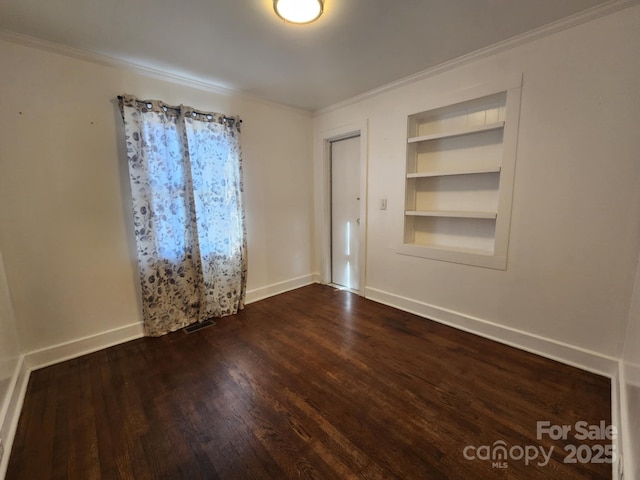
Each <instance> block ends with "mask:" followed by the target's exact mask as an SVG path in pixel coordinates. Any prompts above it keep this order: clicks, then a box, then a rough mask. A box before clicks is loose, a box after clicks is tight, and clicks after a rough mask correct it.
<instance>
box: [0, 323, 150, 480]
mask: <svg viewBox="0 0 640 480" xmlns="http://www.w3.org/2000/svg"><path fill="white" fill-rule="evenodd" d="M142 336H143V331H142V324H140V323H134V324H131V325H126V326H124V327H120V328H115V329H113V330H108V331H106V332H102V333H99V334H97V335H91V336H88V337H85V338H80V339H78V340H73V341H70V342H66V343H61V344H58V345H54V346H51V347H47V348H43V349H40V350H36V351H33V352H29V353H26V354H24V355H21V356H20V359H19V361H18V365H17V367H16V370H15V373H14V375H13V378H12V380H11V383H10V386H9V390H8V392H7V400H6V404H5V406H4V407H3V410H2V412H1V413H2V416H1V417H0V437H1V438H2V439H3V440H4V455H3V456H2V459H0V479H4V477H5V475H6V471H7V466H8V465H9V456H10V454H11V447H12V446H13V440H14V438H15V434H16V429H17V428H18V420H19V418H20V412H21V411H22V404H23V402H24V396H25V394H26V392H27V385H28V383H29V377H30V376H31V372H32V371H34V370H37V369H39V368H43V367H46V366H49V365H53V364H55V363H60V362H63V361H65V360H70V359H72V358H76V357H80V356H82V355H86V354H88V353H92V352H96V351H98V350H102V349H105V348H108V347H111V346H113V345H118V344H120V343H124V342H128V341H130V340H134V339H136V338H140V337H142Z"/></svg>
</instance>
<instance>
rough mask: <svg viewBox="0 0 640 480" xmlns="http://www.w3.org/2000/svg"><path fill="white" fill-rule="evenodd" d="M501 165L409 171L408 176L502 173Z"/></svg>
mask: <svg viewBox="0 0 640 480" xmlns="http://www.w3.org/2000/svg"><path fill="white" fill-rule="evenodd" d="M500 169H501V167H486V168H472V169H468V170H443V171H441V172H439V171H432V172H419V173H408V174H407V178H428V177H446V176H451V175H475V174H480V173H500Z"/></svg>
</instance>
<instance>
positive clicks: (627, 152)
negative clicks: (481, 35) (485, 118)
mask: <svg viewBox="0 0 640 480" xmlns="http://www.w3.org/2000/svg"><path fill="white" fill-rule="evenodd" d="M638 25H640V7H639V6H635V7H632V8H628V9H626V10H624V11H620V12H618V13H615V14H611V15H609V16H606V17H602V18H599V19H596V20H593V21H590V22H589V23H586V24H582V25H579V26H576V27H574V28H570V29H568V30H564V31H561V32H559V33H556V34H553V35H550V36H546V37H544V38H541V39H537V40H534V41H531V42H529V43H526V44H523V45H520V46H517V47H515V48H512V49H509V50H507V51H503V52H500V53H497V54H495V55H492V56H490V57H487V58H483V59H478V60H476V61H473V62H470V63H466V64H463V65H461V66H459V67H457V68H454V69H452V70H449V71H446V72H443V73H440V74H437V75H433V76H430V77H426V78H423V79H421V80H419V81H416V82H414V83H411V84H408V85H404V86H400V87H397V88H395V89H393V90H387V91H383V92H381V93H379V94H377V95H375V96H371V97H366V98H364V99H362V100H361V101H359V102H358V103H354V104H346V105H344V106H341V107H337V108H335V109H327V110H326V111H325V112H321V113H320V114H318V115H317V116H316V118H315V119H314V121H315V124H314V131H315V136H316V138H317V139H320V138H323V135H324V133H323V132H327V131H332V130H333V129H336V128H339V127H340V126H341V125H347V124H352V123H358V122H363V121H365V120H367V119H368V122H369V130H368V134H369V137H368V138H369V145H368V148H369V159H368V160H369V183H368V201H369V210H368V236H367V238H368V245H367V287H368V288H369V291H371V289H375V290H377V291H383V292H386V293H389V294H392V295H396V296H402V297H407V298H409V299H411V300H415V301H418V302H423V303H426V304H429V305H432V306H435V307H437V308H439V309H444V310H452V311H454V312H457V313H461V314H464V315H468V316H472V317H476V318H479V319H481V320H487V321H490V322H494V323H495V324H498V325H501V326H504V327H508V328H511V329H516V330H519V331H522V332H527V333H528V334H533V335H538V336H541V337H545V338H547V339H551V340H552V341H555V342H562V343H564V344H568V345H571V346H574V347H579V348H581V349H587V350H590V351H593V352H596V353H598V354H601V355H607V356H613V357H616V358H619V357H620V356H621V353H622V345H623V340H624V333H625V329H626V324H627V313H628V311H629V304H630V298H631V290H632V285H633V279H634V268H635V266H634V265H635V264H634V262H635V259H636V257H637V254H638V248H639V245H640V209H639V206H640V162H638V152H639V151H640V135H638V125H640V89H639V88H638V79H639V78H640V75H639V74H640V68H639V67H640V48H639V47H640V29H638ZM520 72H522V73H523V74H524V81H523V90H522V103H521V118H520V131H519V138H518V142H519V144H518V155H517V162H516V178H515V190H514V199H513V216H512V224H511V237H510V246H509V255H508V268H507V270H506V271H500V270H491V269H486V268H480V267H473V266H466V265H460V264H454V263H447V262H442V261H436V260H429V259H423V258H414V257H408V256H402V255H398V254H397V253H396V249H397V247H398V245H399V242H401V237H402V230H403V203H404V168H405V158H406V157H405V150H406V128H407V115H409V114H412V113H415V112H419V111H421V110H424V106H425V105H428V104H429V103H430V102H433V101H434V99H437V98H438V97H439V96H442V95H444V94H445V93H450V92H451V91H453V90H457V89H465V88H468V87H470V86H473V85H477V84H483V83H486V82H489V81H490V80H491V79H495V78H498V77H503V76H506V75H510V74H518V73H520ZM319 150H320V149H319V148H318V147H317V146H316V155H315V162H316V165H315V167H314V172H315V173H316V199H317V200H316V215H317V217H318V218H321V216H322V205H320V202H319V201H318V199H319V198H320V195H319V193H318V192H320V191H321V189H322V184H321V182H322V178H321V175H320V173H321V172H322V167H321V165H320V164H321V162H322V158H321V155H319V153H318V152H319ZM380 198H388V210H386V211H380V210H378V209H377V205H378V201H379V199H380ZM320 225H321V222H320V221H319V220H316V228H317V232H318V235H321V234H322V232H321V228H320ZM316 244H317V245H321V238H317V239H316ZM320 257H321V255H320V254H319V252H316V266H315V268H316V270H317V271H320V270H321V258H320Z"/></svg>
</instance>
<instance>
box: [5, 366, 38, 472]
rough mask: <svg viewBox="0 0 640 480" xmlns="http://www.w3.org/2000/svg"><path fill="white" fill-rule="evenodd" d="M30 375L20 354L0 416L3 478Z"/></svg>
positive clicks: (29, 370)
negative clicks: (2, 443) (2, 444)
mask: <svg viewBox="0 0 640 480" xmlns="http://www.w3.org/2000/svg"><path fill="white" fill-rule="evenodd" d="M30 375H31V369H30V368H29V367H27V363H26V362H25V356H24V355H21V356H20V359H19V361H18V365H17V366H16V371H15V373H14V375H13V378H12V380H11V385H10V387H9V391H8V392H7V398H6V401H5V405H4V407H3V409H2V414H1V416H0V435H1V436H2V439H3V440H4V455H3V456H2V458H0V479H4V478H5V475H6V473H7V467H8V466H9V457H10V456H11V447H12V446H13V440H14V438H15V435H16V430H17V429H18V420H19V419H20V413H21V412H22V404H23V403H24V396H25V395H26V393H27V385H28V384H29V376H30Z"/></svg>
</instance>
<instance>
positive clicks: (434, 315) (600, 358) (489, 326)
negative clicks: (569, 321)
mask: <svg viewBox="0 0 640 480" xmlns="http://www.w3.org/2000/svg"><path fill="white" fill-rule="evenodd" d="M365 296H366V298H368V299H370V300H374V301H376V302H379V303H383V304H385V305H389V306H391V307H395V308H399V309H400V310H404V311H406V312H409V313H414V314H416V315H419V316H421V317H425V318H428V319H430V320H434V321H436V322H438V323H442V324H445V325H449V326H451V327H454V328H457V329H459V330H464V331H466V332H470V333H473V334H476V335H479V336H481V337H485V338H488V339H490V340H495V341H496V342H499V343H504V344H506V345H509V346H512V347H516V348H519V349H520V350H524V351H527V352H531V353H535V354H537V355H541V356H543V357H546V358H549V359H551V360H556V361H558V362H561V363H565V364H567V365H571V366H572V367H577V368H580V369H583V370H587V371H589V372H592V373H596V374H598V375H604V376H605V377H609V378H612V377H613V376H614V375H615V373H616V372H617V370H618V359H616V358H614V357H609V356H605V355H601V354H599V353H596V352H593V351H590V350H586V349H583V348H580V347H576V346H574V345H569V344H566V343H562V342H558V341H556V340H552V339H549V338H545V337H541V336H539V335H534V334H532V333H528V332H524V331H521V330H517V329H515V328H510V327H505V326H504V325H499V324H497V323H493V322H489V321H487V320H483V319H480V318H476V317H472V316H470V315H466V314H463V313H460V312H455V311H453V310H448V309H445V308H440V307H436V306H434V305H429V304H427V303H423V302H420V301H418V300H413V299H411V298H406V297H402V296H399V295H396V294H393V293H389V292H385V291H383V290H378V289H375V288H371V287H368V288H367V289H366V290H365Z"/></svg>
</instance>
